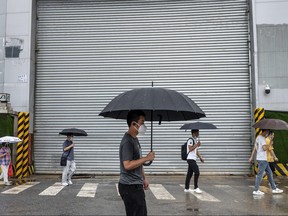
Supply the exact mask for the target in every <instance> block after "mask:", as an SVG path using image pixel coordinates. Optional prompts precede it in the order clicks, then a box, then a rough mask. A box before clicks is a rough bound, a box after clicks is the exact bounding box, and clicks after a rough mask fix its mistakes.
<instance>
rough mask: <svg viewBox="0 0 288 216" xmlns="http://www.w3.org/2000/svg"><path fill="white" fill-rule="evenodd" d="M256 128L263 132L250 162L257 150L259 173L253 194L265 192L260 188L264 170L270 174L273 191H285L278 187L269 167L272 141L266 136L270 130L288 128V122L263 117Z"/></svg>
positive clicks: (255, 125) (258, 138)
mask: <svg viewBox="0 0 288 216" xmlns="http://www.w3.org/2000/svg"><path fill="white" fill-rule="evenodd" d="M253 127H254V128H259V129H261V130H262V133H261V134H260V135H259V136H257V138H256V140H255V143H254V149H253V151H252V154H251V156H250V158H249V162H251V161H252V160H253V156H254V152H256V160H257V163H258V173H257V176H256V179H255V188H254V191H253V195H264V192H262V191H260V190H259V187H260V184H261V182H262V179H263V175H264V172H266V175H267V176H268V180H269V183H270V185H271V187H272V193H275V194H279V193H283V190H281V189H279V188H277V187H276V184H275V181H274V179H273V173H272V171H271V169H270V167H269V163H268V161H267V152H266V151H267V150H268V149H269V148H271V145H272V142H270V144H267V143H266V137H267V135H268V134H269V131H270V130H287V129H288V124H287V123H286V122H284V121H282V120H278V119H262V120H261V121H259V122H257V123H256V124H254V125H253Z"/></svg>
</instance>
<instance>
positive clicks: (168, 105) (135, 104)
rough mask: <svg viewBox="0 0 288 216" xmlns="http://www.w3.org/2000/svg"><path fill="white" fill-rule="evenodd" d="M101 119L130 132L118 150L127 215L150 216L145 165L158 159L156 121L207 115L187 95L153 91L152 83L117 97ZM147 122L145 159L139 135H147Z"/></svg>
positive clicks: (187, 118) (120, 187) (161, 90)
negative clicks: (120, 121) (148, 125)
mask: <svg viewBox="0 0 288 216" xmlns="http://www.w3.org/2000/svg"><path fill="white" fill-rule="evenodd" d="M99 115H100V116H103V117H110V118H115V119H125V120H126V121H127V124H128V127H129V129H128V132H127V133H126V134H125V135H124V137H123V139H122V141H121V144H120V148H119V156H120V180H119V186H118V189H119V193H120V195H121V197H122V199H123V201H124V204H125V209H126V215H135V216H136V215H137V216H142V215H147V207H146V201H145V193H144V190H143V189H147V188H148V182H147V179H146V178H145V174H144V170H143V165H150V164H151V163H152V161H153V160H154V158H155V153H154V152H153V147H152V143H153V121H158V122H159V125H160V124H161V122H162V121H183V120H190V119H198V118H201V117H205V113H204V112H203V111H202V110H201V109H200V107H198V105H197V104H196V103H195V102H194V101H192V100H191V99H190V98H189V97H187V96H186V95H184V94H182V93H179V92H176V91H173V90H170V89H165V88H154V87H153V83H152V88H138V89H132V90H130V91H127V92H124V93H122V94H120V95H118V96H116V97H115V98H114V99H113V100H111V101H110V102H109V104H108V105H107V106H106V107H105V108H104V109H103V110H102V111H101V113H100V114H99ZM145 120H148V121H151V149H150V152H149V153H148V154H147V155H146V157H143V156H141V151H140V144H139V141H138V139H137V135H138V134H140V133H142V132H144V131H145V128H146V127H145V124H144V122H145ZM148 161H149V162H148ZM146 162H148V163H146ZM133 191H134V192H135V194H134V192H133ZM140 199H141V200H140Z"/></svg>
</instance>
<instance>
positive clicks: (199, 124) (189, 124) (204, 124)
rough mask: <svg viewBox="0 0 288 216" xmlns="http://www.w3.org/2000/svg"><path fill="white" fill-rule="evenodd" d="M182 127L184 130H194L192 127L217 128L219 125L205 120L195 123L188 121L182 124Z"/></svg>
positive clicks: (197, 128)
mask: <svg viewBox="0 0 288 216" xmlns="http://www.w3.org/2000/svg"><path fill="white" fill-rule="evenodd" d="M180 129H183V130H188V129H190V130H192V129H196V130H199V129H217V127H216V126H215V125H213V124H211V123H205V122H194V123H187V124H184V125H182V127H181V128H180Z"/></svg>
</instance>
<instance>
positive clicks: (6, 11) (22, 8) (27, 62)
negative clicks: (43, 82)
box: [0, 0, 34, 112]
mask: <svg viewBox="0 0 288 216" xmlns="http://www.w3.org/2000/svg"><path fill="white" fill-rule="evenodd" d="M0 16H1V21H0V37H1V41H3V42H2V43H1V46H0V50H1V51H0V70H2V71H3V70H4V74H0V90H1V92H3V93H9V94H10V101H11V105H12V108H13V110H14V111H25V112H28V111H29V91H30V72H31V68H33V67H31V65H33V62H32V58H31V56H32V55H31V53H34V52H31V39H32V34H31V25H32V0H0ZM2 17H3V18H4V19H2ZM3 22H4V23H3ZM2 45H4V46H2ZM5 47H6V49H7V48H11V47H14V48H16V49H15V50H17V49H20V50H21V51H20V53H19V56H18V57H17V56H16V57H15V56H14V57H11V56H10V55H8V56H7V54H8V52H7V50H6V55H5ZM14 48H13V49H14ZM3 55H4V56H3ZM0 72H1V71H0Z"/></svg>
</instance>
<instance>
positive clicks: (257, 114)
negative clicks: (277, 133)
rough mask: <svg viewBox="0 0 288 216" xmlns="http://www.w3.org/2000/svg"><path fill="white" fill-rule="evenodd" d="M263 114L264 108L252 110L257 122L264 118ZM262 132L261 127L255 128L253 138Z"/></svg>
mask: <svg viewBox="0 0 288 216" xmlns="http://www.w3.org/2000/svg"><path fill="white" fill-rule="evenodd" d="M264 114H265V110H264V108H261V107H260V108H256V109H255V110H254V121H255V123H257V122H259V121H260V120H262V119H263V118H264ZM261 133H262V131H261V129H259V128H256V129H255V138H257V136H259V135H260V134H261Z"/></svg>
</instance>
